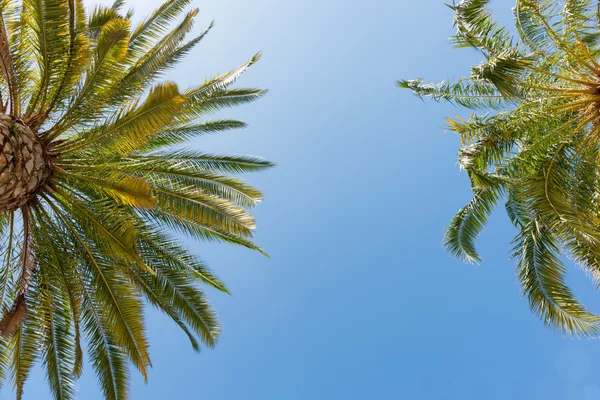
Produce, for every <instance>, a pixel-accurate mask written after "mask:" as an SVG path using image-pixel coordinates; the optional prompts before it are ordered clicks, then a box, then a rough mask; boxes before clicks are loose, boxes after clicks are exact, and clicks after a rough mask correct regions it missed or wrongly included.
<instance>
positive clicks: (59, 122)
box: [0, 0, 272, 399]
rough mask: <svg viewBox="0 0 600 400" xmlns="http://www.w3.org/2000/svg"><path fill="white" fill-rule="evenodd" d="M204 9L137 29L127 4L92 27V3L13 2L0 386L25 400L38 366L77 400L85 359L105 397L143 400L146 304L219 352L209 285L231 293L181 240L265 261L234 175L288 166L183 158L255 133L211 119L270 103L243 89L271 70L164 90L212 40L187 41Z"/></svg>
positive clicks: (2, 10)
mask: <svg viewBox="0 0 600 400" xmlns="http://www.w3.org/2000/svg"><path fill="white" fill-rule="evenodd" d="M189 3H190V0H168V1H167V2H166V3H164V4H163V5H162V6H160V8H158V9H157V10H156V11H155V12H154V13H152V14H151V15H150V16H148V17H147V18H145V19H143V20H142V21H141V22H140V23H139V24H137V25H135V26H132V23H131V20H130V18H131V13H123V12H122V11H121V9H122V7H123V3H122V1H121V0H117V2H116V3H115V4H114V5H113V6H112V7H103V6H98V7H96V8H95V9H94V10H93V11H91V12H90V13H89V15H86V12H85V11H84V5H83V3H82V0H46V1H38V0H23V1H22V2H17V1H14V0H1V1H0V17H1V18H0V80H1V83H2V85H1V89H0V249H1V253H0V305H1V306H2V307H3V310H4V315H3V317H2V319H1V321H0V332H1V333H2V339H1V340H0V379H2V380H4V379H5V378H8V377H9V376H10V377H11V378H12V380H13V382H14V384H15V389H16V395H17V398H18V399H20V398H21V397H22V393H23V385H24V383H25V381H26V379H27V377H28V374H29V372H30V371H31V368H32V366H33V365H34V363H35V362H36V361H37V360H39V361H41V363H42V364H43V365H44V367H45V369H46V374H47V380H48V382H49V386H50V389H51V392H52V393H53V395H54V397H55V398H56V399H72V398H74V396H75V391H76V388H75V385H76V380H77V378H78V377H79V376H80V374H81V372H82V364H83V363H82V353H83V350H82V346H83V345H86V346H87V352H88V354H89V361H90V363H91V365H92V367H93V369H94V370H95V372H96V375H97V377H98V381H99V385H100V386H101V388H102V391H103V392H104V396H105V398H106V399H126V398H128V362H129V361H130V362H131V363H132V364H133V365H134V366H135V367H136V368H137V369H138V370H139V371H140V372H141V374H142V375H143V376H144V378H146V371H147V369H148V368H149V367H150V356H149V354H148V341H147V338H146V335H145V328H144V304H143V300H144V299H146V300H147V301H148V302H149V303H151V304H152V305H154V306H155V307H157V308H158V309H160V310H162V311H163V312H164V313H165V314H167V315H168V316H169V317H170V318H171V319H172V320H173V321H174V322H175V323H176V324H177V325H178V326H179V327H181V329H182V330H183V331H184V332H185V334H187V336H188V337H189V340H190V342H191V345H192V346H193V348H194V349H196V350H198V348H199V346H200V343H199V342H202V343H204V344H205V345H207V346H211V347H212V346H214V345H215V342H216V341H217V338H218V336H219V331H220V328H219V323H218V321H217V318H216V316H215V314H214V312H213V310H212V308H211V306H210V304H209V303H208V301H207V299H206V298H205V296H204V294H203V292H202V290H201V289H200V284H204V285H208V286H211V287H213V288H216V289H218V290H220V291H223V292H226V293H227V288H226V286H225V285H224V284H223V283H222V282H221V281H220V280H219V279H218V278H217V277H216V276H215V275H214V274H213V273H212V272H211V271H210V270H209V269H208V268H207V267H206V266H205V265H204V264H203V263H202V262H201V261H200V260H199V259H198V258H197V257H196V256H195V255H194V254H193V253H191V252H190V251H188V250H186V249H185V248H184V247H182V246H180V245H179V244H178V243H177V240H176V237H175V236H174V235H175V234H185V235H188V236H190V237H192V238H197V239H202V240H212V241H219V242H226V243H233V244H237V245H241V246H245V247H248V248H250V249H254V250H258V251H260V252H262V250H261V249H260V248H259V247H257V246H256V245H255V244H254V243H253V242H252V240H251V237H252V230H253V228H254V227H255V222H254V219H253V217H252V215H251V214H250V212H249V209H251V208H252V207H253V206H254V205H255V204H256V203H257V202H259V201H260V200H261V193H260V192H259V191H258V190H257V189H255V188H253V187H251V186H249V185H247V184H245V183H244V182H243V181H241V180H240V179H238V178H236V177H233V176H231V175H232V174H238V173H243V172H251V171H260V170H264V169H266V168H269V167H271V166H272V164H271V163H269V162H267V161H265V160H263V159H260V158H256V157H250V156H222V155H212V154H206V153H202V152H199V151H195V150H190V149H186V148H185V147H183V146H179V147H178V149H173V148H172V146H173V145H178V144H182V143H184V142H185V141H186V140H188V139H190V138H193V137H197V136H199V135H203V134H207V133H212V132H219V131H224V130H227V129H234V128H241V127H243V126H244V124H243V123H242V122H239V121H235V120H209V119H207V115H208V114H210V113H211V112H214V111H217V110H219V109H222V108H225V107H231V106H235V105H238V104H243V103H247V102H250V101H252V100H255V99H257V98H259V97H261V96H262V95H263V94H264V93H265V92H264V91H263V90H259V89H246V88H244V89H232V88H230V85H231V84H232V83H233V82H234V81H235V80H236V79H237V78H238V77H239V76H240V75H241V74H242V73H243V72H244V71H245V70H246V69H247V68H248V67H249V66H250V65H252V64H253V63H254V62H256V61H257V60H258V59H259V56H258V55H257V56H254V57H253V58H252V59H251V60H250V61H248V62H246V63H244V64H243V65H241V66H240V67H238V68H236V69H234V70H232V71H229V72H227V73H225V74H223V75H220V76H217V77H215V78H214V79H210V80H208V81H206V82H204V83H203V84H200V85H198V86H194V87H191V88H188V89H185V90H182V91H180V90H179V89H178V87H177V85H176V84H175V83H173V82H161V83H155V81H156V79H157V78H159V77H160V76H161V74H163V73H164V72H165V71H167V70H168V69H169V68H171V67H172V66H173V65H174V64H175V63H176V62H177V61H179V60H180V59H181V58H182V57H183V56H185V55H186V53H188V52H189V51H190V50H191V49H192V48H193V47H194V46H195V45H196V44H197V43H198V42H200V40H202V39H203V37H204V36H205V35H206V33H207V32H208V30H209V29H210V27H209V28H208V29H207V30H206V31H205V32H203V33H201V34H200V35H198V36H196V37H194V38H192V39H191V40H186V39H185V36H186V34H187V33H188V32H190V30H191V28H192V25H193V21H194V17H195V16H196V14H197V10H191V11H189V12H186V11H185V9H186V8H187V6H188V5H189ZM211 26H212V25H211Z"/></svg>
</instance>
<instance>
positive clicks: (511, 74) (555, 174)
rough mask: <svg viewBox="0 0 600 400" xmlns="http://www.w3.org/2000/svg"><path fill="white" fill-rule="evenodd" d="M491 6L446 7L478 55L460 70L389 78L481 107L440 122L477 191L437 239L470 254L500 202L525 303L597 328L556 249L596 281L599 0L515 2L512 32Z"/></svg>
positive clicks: (553, 317) (590, 331) (567, 323)
mask: <svg viewBox="0 0 600 400" xmlns="http://www.w3.org/2000/svg"><path fill="white" fill-rule="evenodd" d="M488 3H489V0H464V1H461V2H460V3H458V4H454V5H452V6H451V8H452V9H453V10H454V12H455V17H454V24H455V27H456V35H455V36H454V37H453V38H452V39H453V42H454V43H455V44H456V45H457V46H458V47H469V48H473V49H476V50H477V51H478V52H479V53H480V54H482V56H483V57H484V60H483V62H482V63H481V64H479V65H477V66H474V67H472V68H471V74H470V76H469V77H468V78H466V79H460V80H459V81H457V82H455V83H447V82H442V83H440V84H435V85H433V84H426V83H423V81H422V80H410V81H400V82H399V83H398V84H399V86H400V87H403V88H409V89H411V90H413V91H414V93H415V94H417V95H418V96H427V97H431V98H433V99H434V100H437V101H446V102H450V103H453V104H456V105H459V106H461V107H464V108H468V109H473V110H483V111H479V112H473V113H472V114H471V115H470V116H469V117H465V118H461V117H456V118H454V119H449V120H448V127H449V129H450V130H452V131H454V132H457V133H458V134H460V137H461V140H462V144H463V146H462V148H461V149H460V152H459V163H460V165H461V167H462V168H463V169H465V170H466V171H467V173H468V175H469V178H470V181H471V186H472V190H473V192H474V194H475V196H474V197H473V200H472V201H471V202H470V203H469V204H468V205H467V206H465V207H464V208H462V209H461V210H460V211H459V212H458V214H457V215H456V216H455V217H454V219H453V220H452V222H451V223H450V225H449V227H448V230H447V234H446V237H445V241H444V242H445V246H446V248H447V249H448V251H449V252H450V253H452V254H453V255H455V256H457V257H458V258H460V259H462V260H464V261H467V262H479V261H480V257H479V255H478V254H477V252H476V250H475V246H474V241H475V238H476V236H477V235H478V234H479V232H480V231H481V230H482V229H483V227H484V225H485V224H486V222H487V219H488V216H489V214H490V213H491V212H492V209H493V208H494V207H495V206H496V205H498V204H499V203H500V202H502V201H504V202H505V205H506V211H507V213H508V216H509V217H510V219H511V221H512V222H513V224H514V225H515V226H516V227H517V228H518V230H519V233H518V235H517V237H516V238H515V239H514V241H513V244H514V254H513V256H514V257H515V258H516V259H517V263H518V267H517V272H518V277H519V281H520V283H521V286H522V289H523V292H524V295H525V297H526V298H527V299H528V300H529V303H530V305H531V308H532V310H533V311H534V312H535V313H536V314H538V315H539V316H540V317H541V318H542V320H543V321H544V322H546V323H548V324H551V325H553V326H555V327H557V328H559V329H560V330H562V331H563V332H566V333H568V334H573V335H583V336H598V335H600V318H599V317H598V316H596V315H594V314H593V313H591V312H589V311H588V310H586V308H585V307H584V306H583V305H582V304H581V303H579V302H578V301H577V300H576V299H575V298H574V296H573V294H572V292H571V290H570V289H569V287H568V286H567V285H566V283H565V280H564V273H565V265H564V263H563V262H564V258H563V256H568V257H570V258H571V259H572V260H574V261H575V262H576V263H577V264H578V265H580V266H581V267H582V268H583V269H584V270H585V271H587V272H588V273H589V275H590V276H591V277H592V278H593V279H594V280H595V281H596V282H600V62H599V61H598V57H599V56H600V20H599V18H600V13H599V10H600V9H599V8H598V7H599V5H600V3H598V2H597V1H590V0H561V1H559V0H554V1H549V0H544V1H540V0H518V1H517V4H516V7H515V8H514V18H515V24H516V32H517V35H516V37H515V36H513V35H512V33H511V32H510V31H509V30H507V29H505V28H503V27H501V26H500V25H499V24H497V23H496V22H494V20H493V16H492V14H491V13H490V11H489V10H488V9H487V8H486V7H487V5H488Z"/></svg>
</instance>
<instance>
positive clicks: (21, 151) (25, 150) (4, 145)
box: [0, 115, 51, 212]
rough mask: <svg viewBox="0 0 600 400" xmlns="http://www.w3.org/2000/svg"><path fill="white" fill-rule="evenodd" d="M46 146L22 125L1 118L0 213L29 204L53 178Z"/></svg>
mask: <svg viewBox="0 0 600 400" xmlns="http://www.w3.org/2000/svg"><path fill="white" fill-rule="evenodd" d="M50 171H51V168H50V158H49V156H48V154H47V152H46V149H45V146H44V144H43V143H42V142H41V141H40V140H39V139H38V137H37V135H36V134H35V133H34V132H33V131H32V130H31V129H30V128H29V127H28V126H27V125H25V124H24V123H23V122H21V121H19V120H13V118H11V117H10V116H8V115H0V212H3V211H6V210H15V209H18V208H20V207H22V206H23V205H25V204H27V202H28V201H29V200H31V199H32V198H33V197H34V196H35V195H36V194H37V193H38V192H39V191H40V189H41V188H42V187H43V185H44V182H45V181H46V179H47V178H48V176H49V175H50Z"/></svg>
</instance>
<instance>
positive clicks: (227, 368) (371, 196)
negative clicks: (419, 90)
mask: <svg viewBox="0 0 600 400" xmlns="http://www.w3.org/2000/svg"><path fill="white" fill-rule="evenodd" d="M495 3H496V5H495V9H496V10H497V11H498V13H499V15H500V17H501V18H502V19H504V20H505V21H509V16H510V4H509V2H505V1H496V2H495ZM158 4H159V1H158V0H145V1H141V0H136V1H134V2H130V3H129V5H131V6H133V7H134V8H135V10H136V12H137V14H138V15H143V14H145V13H147V12H149V11H150V10H151V9H153V8H154V7H156V6H157V5H158ZM194 4H195V6H197V7H199V8H200V9H201V11H200V15H199V20H198V30H200V29H201V28H202V27H204V26H207V25H208V23H209V22H210V21H211V20H212V19H214V20H216V26H215V28H214V30H213V31H212V32H211V34H210V35H209V36H208V37H207V38H206V39H205V41H204V42H203V43H202V44H201V45H200V46H198V48H197V49H196V50H195V51H194V52H193V53H192V54H191V55H190V56H189V57H188V59H187V60H186V61H185V62H184V63H182V64H181V65H180V66H179V67H178V68H177V69H176V70H175V71H173V72H172V73H171V74H170V75H169V76H168V77H167V78H168V79H172V80H175V81H176V82H178V83H179V84H180V85H181V86H185V85H192V84H196V83H199V82H201V81H202V80H204V78H206V77H209V76H212V75H215V74H218V73H220V72H223V71H225V70H227V69H228V68H232V67H234V66H237V65H239V64H241V63H242V62H243V61H245V60H246V59H248V58H249V57H251V56H252V55H253V54H254V53H255V52H257V51H263V54H264V57H263V59H262V60H261V61H260V62H259V63H258V64H257V65H256V66H254V67H252V69H251V70H250V71H249V72H248V73H247V75H246V76H244V78H243V79H242V80H240V82H239V85H240V86H256V87H261V88H268V89H269V90H270V93H269V94H268V96H266V97H265V98H264V99H262V100H261V101H259V102H257V103H254V104H252V105H248V106H244V107H241V108H237V109H232V110H228V111H227V112H225V113H221V114H219V117H232V118H237V119H241V120H244V121H246V122H248V124H249V127H248V128H247V129H245V130H241V131H236V132H228V133H224V134H222V135H220V136H212V137H204V138H202V139H201V140H198V141H196V142H194V143H193V146H194V147H196V148H201V149H203V150H205V151H210V152H223V153H243V154H256V155H262V156H264V157H266V158H268V159H271V160H274V161H277V162H278V163H279V165H278V167H277V168H276V169H273V170H271V171H268V172H265V173H261V174H257V175H250V176H248V180H249V181H250V182H251V183H253V184H256V185H257V186H259V187H260V188H261V189H263V190H264V192H265V201H264V203H263V204H261V205H260V206H259V208H258V209H257V210H256V214H257V218H258V223H259V229H258V231H257V235H256V238H257V241H258V242H259V243H260V244H261V245H262V246H263V247H264V248H265V249H267V250H268V251H269V253H270V254H271V256H272V258H271V259H266V258H264V257H262V256H260V255H259V254H254V253H252V252H250V251H247V250H245V249H236V248H232V247H231V246H226V245H215V244H205V243H199V244H195V245H193V246H194V249H195V250H196V251H197V252H198V254H200V255H201V256H202V258H203V259H204V260H205V261H207V262H208V263H209V265H211V266H212V267H213V269H214V270H215V271H216V272H217V273H218V274H219V275H220V276H221V277H222V278H223V279H224V280H225V281H226V282H227V283H228V285H229V287H230V289H231V291H232V292H233V296H231V297H228V296H226V295H222V294H218V293H211V299H212V301H213V304H214V306H215V307H216V309H217V311H218V312H219V314H220V317H221V320H222V323H223V325H224V332H223V335H222V338H221V341H220V343H219V345H218V346H217V347H216V349H214V350H209V349H204V350H203V351H202V352H201V354H195V353H194V352H193V351H192V350H191V347H190V346H189V343H188V342H187V341H186V340H187V339H186V338H185V336H184V335H183V334H182V333H181V332H179V331H178V328H177V327H176V326H175V325H174V324H173V323H171V322H170V321H169V320H168V319H167V318H166V317H162V316H161V315H159V314H157V313H156V312H154V311H150V313H149V316H148V325H149V336H150V339H151V355H152V360H153V364H154V367H153V369H152V371H151V372H150V375H149V378H150V380H149V383H148V384H144V382H143V380H142V378H141V376H139V375H137V374H135V373H134V374H133V375H132V376H133V379H132V398H133V399H134V400H138V399H145V400H154V399H157V400H158V399H160V400H164V399H182V400H187V399H200V398H202V399H210V400H222V399H223V400H229V399H262V400H267V399H274V400H275V399H277V400H282V399H285V400H294V399H302V400H305V399H328V400H330V399H371V398H372V399H375V398H377V399H426V400H430V399H431V400H434V399H436V400H437V399H439V400H442V399H449V400H454V399H460V400H470V399H477V400H481V399H486V400H487V399H491V400H495V399H498V400H500V399H502V400H504V399H524V400H525V399H527V400H531V399H537V398H540V399H541V398H543V399H545V400H554V399H568V400H572V399H573V400H574V399H577V400H580V399H583V400H589V399H597V398H599V396H600V374H599V373H598V371H600V358H599V355H600V344H599V343H598V342H597V341H594V340H588V341H584V340H573V339H567V338H564V337H562V336H561V335H560V334H559V333H556V332H554V331H552V330H551V329H549V328H547V327H545V326H544V325H543V323H542V322H540V321H539V320H538V319H537V318H536V317H535V316H533V315H532V314H531V313H530V312H529V308H528V305H527V303H526V301H525V300H524V299H522V298H521V295H520V291H519V288H518V286H517V283H516V276H515V272H514V262H512V261H510V260H509V259H508V255H509V253H510V245H509V242H510V240H511V239H512V237H513V235H514V233H515V232H514V230H513V229H512V227H511V226H510V225H509V223H508V221H507V218H506V217H505V215H504V212H503V210H502V209H499V210H498V212H497V214H496V215H495V216H494V217H493V218H492V221H491V223H490V225H489V227H488V228H487V229H486V231H485V232H484V234H483V235H482V237H481V240H480V241H479V248H480V252H481V254H482V255H483V256H484V258H485V263H484V264H482V265H481V266H476V267H475V266H469V265H463V264H460V263H459V262H456V261H454V260H452V259H451V258H449V257H448V256H447V255H446V254H445V253H444V251H443V249H442V247H441V238H442V235H443V231H444V226H445V225H446V224H447V222H448V221H449V219H450V218H451V216H452V215H453V214H454V213H455V212H456V211H457V210H458V208H460V207H461V206H462V205H464V204H465V203H466V202H468V200H469V199H470V191H469V185H468V180H467V177H466V175H465V174H464V173H461V172H460V171H459V168H458V165H457V162H456V154H457V149H458V145H459V142H458V139H457V138H456V137H454V136H453V135H452V134H450V133H447V132H444V131H443V129H442V126H443V120H444V117H445V116H451V115H453V114H454V113H462V111H461V110H459V109H457V108H454V107H452V106H448V105H440V104H435V103H433V102H421V101H419V100H418V99H417V98H415V97H414V96H412V95H411V94H410V93H409V92H406V91H402V90H400V89H397V88H395V86H394V83H395V80H396V79H400V78H417V77H424V78H427V79H431V80H433V81H437V80H443V79H448V78H453V77H459V76H460V75H461V74H467V73H468V71H469V67H470V65H472V64H473V63H476V62H477V61H479V60H478V57H477V55H476V54H474V53H472V52H469V51H467V50H456V49H452V48H451V46H450V45H449V44H448V37H449V36H450V35H451V34H452V13H451V11H450V10H449V9H448V8H447V7H445V6H444V4H443V2H442V1H437V0H426V1H408V0H371V1H358V0H356V1H352V0H350V1H348V0H346V1H341V0H328V1H326V2H323V1H317V0H304V1H299V0H289V1H282V0H254V1H251V2H250V1H247V0H221V1H216V0H196V1H195V3H194ZM569 282H570V283H572V285H573V287H574V288H575V292H576V294H578V295H579V296H580V297H581V298H582V299H583V300H584V301H585V302H586V304H587V305H589V306H590V308H591V309H592V310H596V311H600V307H598V306H597V301H598V297H597V295H596V294H595V293H594V287H593V286H592V284H591V283H590V282H589V281H588V280H587V279H586V277H585V276H584V275H583V273H582V272H581V271H578V270H576V269H575V268H573V269H572V270H571V271H569ZM7 395H8V394H7ZM46 398H50V397H49V394H48V391H47V389H46V384H45V381H44V376H43V372H42V371H41V370H40V369H37V370H36V371H35V372H34V374H33V376H32V377H31V379H30V381H29V385H28V386H26V391H25V399H28V400H33V399H46ZM79 398H81V399H86V400H97V399H98V400H99V399H101V397H100V392H99V389H98V387H97V386H96V382H95V376H94V373H93V370H91V368H89V367H88V368H86V370H85V372H84V376H83V378H82V380H81V385H80V394H79Z"/></svg>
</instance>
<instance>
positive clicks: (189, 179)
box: [0, 0, 583, 400]
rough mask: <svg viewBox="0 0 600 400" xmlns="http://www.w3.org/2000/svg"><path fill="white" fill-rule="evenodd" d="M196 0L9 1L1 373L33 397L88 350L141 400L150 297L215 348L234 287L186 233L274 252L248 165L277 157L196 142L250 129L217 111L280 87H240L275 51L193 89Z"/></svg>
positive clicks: (55, 383)
mask: <svg viewBox="0 0 600 400" xmlns="http://www.w3.org/2000/svg"><path fill="white" fill-rule="evenodd" d="M189 5H190V0H168V1H166V2H165V3H164V4H163V5H161V6H160V7H159V8H158V9H157V10H156V11H155V12H154V13H152V14H151V15H150V16H148V17H147V18H145V19H142V20H141V22H139V23H138V24H136V25H132V22H131V16H132V13H131V12H124V11H123V6H124V3H123V1H122V0H117V1H116V2H115V3H114V4H113V5H112V6H98V7H96V8H94V9H93V10H92V11H91V12H90V13H89V14H88V13H86V11H85V7H84V6H83V3H82V1H81V0H44V1H41V0H22V1H18V0H2V1H0V309H1V313H2V315H1V318H0V334H1V335H0V384H1V383H2V382H4V381H6V380H10V381H12V383H13V384H14V387H15V391H16V393H17V398H18V399H20V398H22V396H23V390H24V384H25V382H26V380H27V378H28V377H29V375H30V372H31V370H32V368H33V367H34V366H35V365H36V363H40V364H42V366H43V367H44V368H45V370H46V378H47V381H48V383H49V387H50V391H51V393H52V395H53V397H54V398H56V399H61V400H62V399H65V400H68V399H74V398H75V397H76V393H77V380H78V378H79V377H80V376H81V373H82V370H83V364H84V363H83V360H84V352H87V354H88V356H89V361H90V365H91V366H92V368H93V369H94V371H95V372H96V375H97V377H98V382H99V386H100V388H101V390H102V392H103V394H104V397H105V398H106V399H113V400H119V399H127V398H128V396H129V395H128V392H129V372H128V368H129V367H128V366H129V364H130V363H131V364H133V365H134V366H135V367H136V369H137V370H139V371H140V373H141V374H142V376H143V377H144V378H147V376H148V369H149V368H150V367H151V360H150V353H149V343H148V339H147V335H146V328H145V323H144V311H145V306H144V300H147V301H148V302H149V303H150V304H151V305H153V306H154V307H156V308H158V309H159V310H161V311H163V312H164V313H165V314H166V315H167V316H168V317H170V319H171V320H172V321H173V322H174V323H175V324H176V325H177V326H179V327H180V328H181V329H182V331H183V332H184V333H185V334H186V335H187V337H188V338H189V340H190V343H191V346H192V348H193V349H194V350H199V349H200V346H201V345H205V346H209V347H213V346H215V344H216V343H217V341H218V339H219V334H220V332H221V327H220V324H219V321H218V318H217V316H216V314H215V311H214V310H213V308H212V306H211V305H210V303H209V301H208V299H207V298H206V295H205V293H204V292H203V290H202V285H206V286H209V287H211V288H214V289H216V290H218V291H221V292H224V293H229V290H228V289H227V287H226V285H225V284H224V283H223V282H222V281H220V280H219V278H218V277H217V276H216V275H215V274H214V273H213V272H212V271H211V270H210V269H209V268H208V267H207V266H206V265H205V264H204V263H203V262H202V261H201V260H200V259H199V258H198V257H197V255H195V254H193V253H192V252H190V251H189V250H187V249H186V248H184V247H183V246H181V245H180V244H178V237H177V234H183V235H186V236H189V237H191V238H194V239H199V240H206V241H218V242H225V243H232V244H236V245H240V246H243V247H246V248H250V249H253V250H256V251H259V252H261V253H263V254H265V255H266V253H265V252H264V251H263V250H262V249H261V248H260V247H259V246H258V245H256V244H255V243H254V242H253V239H252V238H253V231H254V229H255V228H256V221H255V219H254V217H253V215H252V213H251V210H252V208H253V207H255V206H256V205H257V204H258V203H259V202H260V201H262V199H263V195H262V193H261V191H260V190H258V189H257V188H254V187H252V186H250V185H248V184H247V183H245V182H244V181H243V180H242V179H241V178H240V177H239V176H238V175H239V174H242V173H248V172H258V171H262V170H265V169H268V168H270V167H272V166H273V163H271V162H268V161H266V160H264V159H262V158H259V157H255V156H248V155H236V156H229V155H219V154H209V153H204V152H201V151H199V150H195V149H190V148H186V147H183V146H182V145H184V144H185V142H187V141H189V140H190V139H192V138H196V137H200V136H202V135H204V134H213V133H217V132H221V131H225V130H229V129H238V128H243V127H245V124H244V123H243V122H240V121H236V120H225V119H215V118H212V119H209V116H212V114H214V113H215V112H216V111H218V110H221V109H223V108H228V107H233V106H236V105H242V104H246V103H248V102H251V101H254V100H256V99H258V98H260V97H261V96H263V95H264V94H265V93H266V92H265V91H264V90H260V89H254V88H235V87H232V85H233V84H234V83H235V81H237V79H238V78H239V77H240V76H241V75H242V74H243V73H244V72H245V71H246V70H247V69H248V68H249V67H250V66H251V65H252V64H254V63H255V62H256V61H258V59H259V58H260V56H259V55H255V56H253V57H252V58H251V59H250V60H249V61H247V62H245V63H243V64H241V65H240V66H238V67H237V68H234V69H232V70H231V71H228V72H226V73H224V74H220V75H217V76H216V77H214V78H211V79H208V80H207V81H205V82H204V83H200V84H198V85H197V86H193V87H189V88H181V89H180V88H179V87H178V85H177V84H176V83H174V82H169V81H166V82H165V81H163V82H161V81H158V79H159V78H161V77H162V76H163V75H164V73H165V72H166V71H168V70H169V69H170V68H172V67H173V66H175V65H176V63H177V62H178V61H180V60H181V59H182V58H183V57H184V56H185V55H186V54H188V53H189V51H190V50H191V49H192V48H193V47H194V46H195V45H196V44H198V43H199V42H200V41H201V40H202V39H203V38H204V37H205V36H206V35H207V33H208V32H209V31H210V29H211V27H212V23H211V24H210V25H209V26H208V27H207V29H205V30H204V31H203V32H201V33H200V34H198V35H197V36H195V37H192V38H191V39H188V38H186V36H187V35H188V34H189V32H190V31H191V29H192V27H193V24H194V19H195V17H196V16H197V14H198V10H196V9H191V10H188V7H189ZM173 145H178V149H177V150H174V149H172V148H171V146H173ZM233 175H235V176H233ZM582 254H583V253H582Z"/></svg>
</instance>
